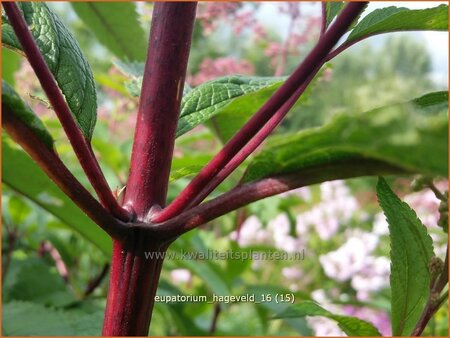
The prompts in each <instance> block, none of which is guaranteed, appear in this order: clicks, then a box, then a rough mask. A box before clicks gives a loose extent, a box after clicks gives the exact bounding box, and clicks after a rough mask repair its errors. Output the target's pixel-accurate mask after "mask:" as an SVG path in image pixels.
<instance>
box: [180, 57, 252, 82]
mask: <svg viewBox="0 0 450 338" xmlns="http://www.w3.org/2000/svg"><path fill="white" fill-rule="evenodd" d="M254 72H255V69H254V67H253V65H252V64H251V63H250V62H248V61H246V60H237V59H235V58H233V57H222V58H217V59H210V58H206V59H204V60H203V61H202V63H201V65H200V70H199V71H198V72H197V74H194V75H188V78H187V81H188V83H189V84H190V85H191V86H198V85H200V84H202V83H203V82H206V81H209V80H212V79H215V78H217V77H220V76H225V75H230V74H242V75H253V74H254Z"/></svg>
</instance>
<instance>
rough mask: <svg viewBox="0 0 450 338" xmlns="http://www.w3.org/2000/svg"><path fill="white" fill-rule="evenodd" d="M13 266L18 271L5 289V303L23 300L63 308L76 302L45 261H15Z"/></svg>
mask: <svg viewBox="0 0 450 338" xmlns="http://www.w3.org/2000/svg"><path fill="white" fill-rule="evenodd" d="M12 265H15V267H16V271H15V273H14V281H13V282H12V283H8V284H7V287H4V289H3V294H4V301H5V302H9V301H11V300H22V301H32V302H34V303H39V304H42V305H46V306H56V307H61V306H67V305H69V304H71V303H73V302H75V301H76V298H75V296H74V295H73V294H72V293H71V292H70V291H69V289H68V287H67V285H66V284H65V283H64V281H63V279H62V278H61V276H59V275H58V273H57V272H56V270H55V269H54V268H53V269H52V268H51V267H50V266H48V265H47V264H45V263H44V261H43V260H41V259H37V258H29V259H26V260H24V261H21V260H13V262H12ZM36 276H39V278H37V277H36ZM8 277H9V275H8Z"/></svg>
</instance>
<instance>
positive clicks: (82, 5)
mask: <svg viewBox="0 0 450 338" xmlns="http://www.w3.org/2000/svg"><path fill="white" fill-rule="evenodd" d="M71 5H72V7H73V9H74V10H75V12H76V13H77V15H78V16H79V17H80V19H81V20H83V22H84V23H85V24H86V25H87V26H88V27H89V28H90V30H91V31H92V32H93V33H94V34H95V36H96V37H97V39H98V40H99V41H100V43H101V44H103V45H104V46H105V47H106V48H108V49H109V50H110V51H111V52H112V53H113V54H114V55H116V56H117V57H118V58H119V59H121V60H129V61H144V60H145V56H146V51H147V50H146V49H147V48H146V47H147V43H146V38H145V33H144V30H143V29H142V27H141V25H140V22H139V18H138V13H137V11H136V4H135V3H132V2H115V3H111V2H105V3H101V2H73V3H71Z"/></svg>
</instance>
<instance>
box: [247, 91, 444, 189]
mask: <svg viewBox="0 0 450 338" xmlns="http://www.w3.org/2000/svg"><path fill="white" fill-rule="evenodd" d="M447 100H448V94H447V93H446V92H438V93H432V94H428V95H425V96H423V97H421V98H419V99H417V100H415V101H413V102H412V103H405V104H398V105H394V106H390V107H384V108H380V109H375V110H372V111H369V112H365V113H362V114H341V115H338V116H335V118H333V119H332V120H331V121H330V122H329V123H327V124H326V125H324V126H322V127H319V128H312V129H308V130H304V131H301V132H299V133H296V134H293V135H288V136H286V135H283V136H281V137H273V138H272V139H271V140H270V141H269V142H268V144H267V145H266V147H265V148H264V149H263V151H262V152H261V153H260V154H258V155H257V156H256V157H255V158H254V160H253V162H251V163H250V165H249V167H248V170H247V174H246V176H245V181H252V180H257V179H260V178H263V177H268V176H272V175H277V174H288V173H294V172H298V171H300V170H305V169H308V168H313V167H315V166H323V165H330V164H333V163H339V162H340V161H346V160H353V161H355V160H356V161H357V160H358V159H361V160H377V161H383V162H386V163H388V164H390V165H394V166H397V167H400V168H403V169H404V170H407V171H412V172H420V173H425V174H430V175H441V176H446V175H447V167H448V161H447V158H448V155H447V151H448V149H447V144H448V132H447V128H448V118H447V106H448V104H447Z"/></svg>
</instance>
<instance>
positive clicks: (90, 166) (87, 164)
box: [2, 2, 130, 221]
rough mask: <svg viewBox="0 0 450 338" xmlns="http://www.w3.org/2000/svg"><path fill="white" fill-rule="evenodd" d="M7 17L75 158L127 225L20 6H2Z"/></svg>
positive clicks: (123, 212)
mask: <svg viewBox="0 0 450 338" xmlns="http://www.w3.org/2000/svg"><path fill="white" fill-rule="evenodd" d="M2 5H3V8H4V9H5V12H6V14H7V15H8V18H9V20H10V22H11V25H12V27H13V29H14V32H15V33H16V36H17V38H18V39H19V41H20V44H21V45H22V48H23V51H24V52H25V55H26V57H27V59H28V61H29V63H30V65H31V67H32V68H33V70H34V72H35V73H36V76H37V77H38V79H39V82H40V83H41V85H42V88H43V89H44V91H45V94H46V95H47V97H48V99H49V100H50V103H51V104H52V106H53V108H54V110H55V112H56V115H57V116H58V119H59V120H60V122H61V125H62V126H63V128H64V131H65V133H66V135H67V137H68V138H69V141H70V144H71V145H72V148H73V149H74V151H75V154H76V155H77V157H78V160H79V161H80V164H81V167H82V168H83V170H84V172H85V173H86V176H87V178H88V179H89V182H91V184H92V187H93V188H94V190H95V192H96V193H97V196H98V198H99V199H100V201H101V203H102V204H103V205H104V206H105V208H107V209H108V210H109V211H110V212H111V213H113V214H114V215H115V216H116V217H118V218H120V219H122V220H124V221H128V220H129V219H130V215H129V213H128V212H127V211H126V210H124V209H122V208H121V207H120V206H119V204H118V202H117V201H116V199H115V198H114V195H113V194H112V192H111V189H110V188H109V186H108V182H106V179H105V177H104V176H103V173H102V171H101V169H100V166H99V164H98V162H97V159H96V158H95V156H94V153H93V151H92V149H91V147H90V145H89V144H88V142H87V141H86V139H85V137H84V136H83V134H82V132H81V130H80V129H79V128H78V126H77V124H76V122H75V120H74V118H73V116H72V114H71V112H70V109H69V107H68V105H67V103H66V101H65V99H64V97H63V95H62V93H61V91H60V89H59V87H58V85H57V83H56V81H55V79H54V78H53V75H52V73H51V72H50V69H49V68H48V66H47V64H46V63H45V60H44V58H43V56H42V54H41V51H40V50H39V48H38V46H37V45H36V42H35V41H34V38H33V36H32V35H31V33H30V30H29V29H28V26H27V24H26V22H25V20H24V19H23V17H22V15H21V13H20V11H19V9H18V7H17V5H16V4H15V3H14V2H4V3H2Z"/></svg>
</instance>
